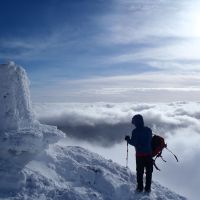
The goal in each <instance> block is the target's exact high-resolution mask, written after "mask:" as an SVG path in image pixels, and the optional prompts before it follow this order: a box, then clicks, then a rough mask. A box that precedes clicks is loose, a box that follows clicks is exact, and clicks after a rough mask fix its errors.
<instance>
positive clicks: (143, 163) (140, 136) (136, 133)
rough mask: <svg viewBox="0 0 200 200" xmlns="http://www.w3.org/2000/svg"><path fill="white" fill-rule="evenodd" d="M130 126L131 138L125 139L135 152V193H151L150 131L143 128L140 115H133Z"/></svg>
mask: <svg viewBox="0 0 200 200" xmlns="http://www.w3.org/2000/svg"><path fill="white" fill-rule="evenodd" d="M132 124H133V125H135V128H134V129H133V131H132V137H131V138H130V137H129V136H126V137H125V140H126V141H127V143H128V144H130V145H133V146H134V147H135V150H136V174H137V188H136V191H137V192H142V191H143V189H145V192H148V193H149V192H151V179H152V172H153V160H152V148H151V140H152V131H151V129H150V128H148V127H145V126H144V121H143V117H142V115H139V114H138V115H135V116H133V118H132ZM144 169H145V170H146V183H145V188H144V186H143V175H144Z"/></svg>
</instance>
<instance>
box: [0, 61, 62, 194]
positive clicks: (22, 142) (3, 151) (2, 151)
mask: <svg viewBox="0 0 200 200" xmlns="http://www.w3.org/2000/svg"><path fill="white" fill-rule="evenodd" d="M61 137H64V134H63V133H62V132H61V131H59V130H58V129H57V128H56V127H54V126H48V125H43V124H40V123H39V122H38V121H37V120H36V118H35V116H34V113H33V111H32V106H31V100H30V92H29V80H28V77H27V74H26V72H25V70H24V69H23V68H22V67H20V66H17V65H16V64H15V63H14V62H9V63H8V64H0V177H1V179H0V190H4V191H5V190H12V191H13V189H17V188H19V187H20V185H21V184H22V183H23V182H24V181H25V180H24V178H23V174H22V173H21V171H20V170H21V169H22V168H23V167H24V166H25V164H26V163H28V161H29V160H30V158H31V157H32V156H35V155H36V154H37V153H38V152H40V151H41V150H44V149H45V148H46V147H47V146H48V144H50V143H54V142H57V141H58V140H59V139H60V138H61ZM5 187H6V188H5Z"/></svg>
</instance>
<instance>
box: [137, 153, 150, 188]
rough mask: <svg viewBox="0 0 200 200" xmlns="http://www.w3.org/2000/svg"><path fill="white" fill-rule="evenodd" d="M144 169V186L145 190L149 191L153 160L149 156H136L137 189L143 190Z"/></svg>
mask: <svg viewBox="0 0 200 200" xmlns="http://www.w3.org/2000/svg"><path fill="white" fill-rule="evenodd" d="M144 169H146V185H145V190H150V189H151V179H152V172H153V160H152V157H151V156H136V171H137V184H138V189H141V190H142V189H143V174H144Z"/></svg>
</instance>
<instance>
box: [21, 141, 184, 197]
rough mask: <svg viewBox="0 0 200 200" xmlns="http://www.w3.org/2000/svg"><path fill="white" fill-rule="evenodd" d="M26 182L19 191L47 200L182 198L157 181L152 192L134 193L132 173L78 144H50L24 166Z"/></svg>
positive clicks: (134, 184) (134, 183) (134, 185)
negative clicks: (74, 145)
mask: <svg viewBox="0 0 200 200" xmlns="http://www.w3.org/2000/svg"><path fill="white" fill-rule="evenodd" d="M24 173H25V174H26V177H27V182H28V183H27V184H26V186H25V187H24V188H23V190H22V191H21V192H20V193H19V194H18V197H19V198H21V199H25V196H26V195H25V194H29V195H28V196H29V199H30V200H34V199H42V198H44V199H49V200H53V199H54V200H64V199H69V200H85V199H89V200H121V199H123V200H142V199H143V200H144V199H149V200H156V199H157V200H172V199H173V200H185V199H186V198H184V197H181V196H179V195H177V194H175V193H173V192H171V191H170V190H168V189H167V188H165V187H162V186H161V185H159V184H158V183H153V184H152V192H151V194H150V195H148V194H145V193H143V194H137V193H135V187H136V182H135V179H136V178H135V175H134V174H133V173H131V171H130V170H129V169H126V168H125V167H122V166H120V165H118V164H116V163H114V162H112V160H106V159H104V158H103V157H101V156H99V155H98V154H95V153H92V152H90V151H88V150H86V149H83V148H81V147H71V146H61V145H58V144H56V145H51V146H50V148H49V149H48V150H46V151H45V152H43V153H42V154H40V155H38V157H37V158H35V159H34V160H33V161H31V162H30V163H28V165H27V166H26V168H25V169H24Z"/></svg>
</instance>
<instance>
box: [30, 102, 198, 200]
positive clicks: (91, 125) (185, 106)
mask: <svg viewBox="0 0 200 200" xmlns="http://www.w3.org/2000/svg"><path fill="white" fill-rule="evenodd" d="M34 111H35V114H36V116H37V118H38V119H39V120H40V121H41V122H42V123H45V124H50V125H56V126H58V128H59V129H61V130H62V131H63V132H65V133H66V135H67V136H69V137H68V138H70V139H68V141H66V144H68V145H82V146H84V147H88V148H89V149H91V150H93V151H96V152H98V153H100V154H102V155H104V156H105V157H107V158H110V159H113V160H114V161H116V162H119V163H120V164H122V165H124V163H125V156H126V149H125V148H126V145H125V143H124V136H125V135H127V134H128V135H131V131H132V129H133V128H134V127H133V125H132V124H131V118H132V116H133V115H135V114H138V113H140V114H142V115H143V117H144V120H145V124H146V126H149V127H150V128H152V130H153V132H154V133H156V134H160V135H163V136H164V137H165V139H166V142H167V144H168V147H169V148H170V149H171V150H172V151H173V152H174V153H176V154H177V156H178V158H179V162H178V163H177V162H176V160H175V159H174V158H173V155H171V154H170V153H169V152H167V151H166V150H165V151H164V152H163V154H164V157H165V159H166V160H167V163H163V162H161V161H158V165H159V167H160V168H161V169H162V171H161V172H158V171H155V172H154V178H155V179H156V180H158V181H159V182H160V183H161V184H163V185H165V186H168V187H169V188H170V189H172V190H174V191H177V192H179V193H180V194H183V195H186V196H188V197H190V199H193V200H195V199H198V186H199V185H200V169H199V165H200V145H199V144H200V102H174V103H168V104H166V103H158V104H148V103H141V104H135V103H119V104H116V103H82V104H81V103H59V104H57V103H49V104H44V103H43V104H34ZM122 151H123V152H122ZM129 167H130V168H132V169H133V170H134V171H135V164H134V148H132V147H131V148H130V151H129Z"/></svg>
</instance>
